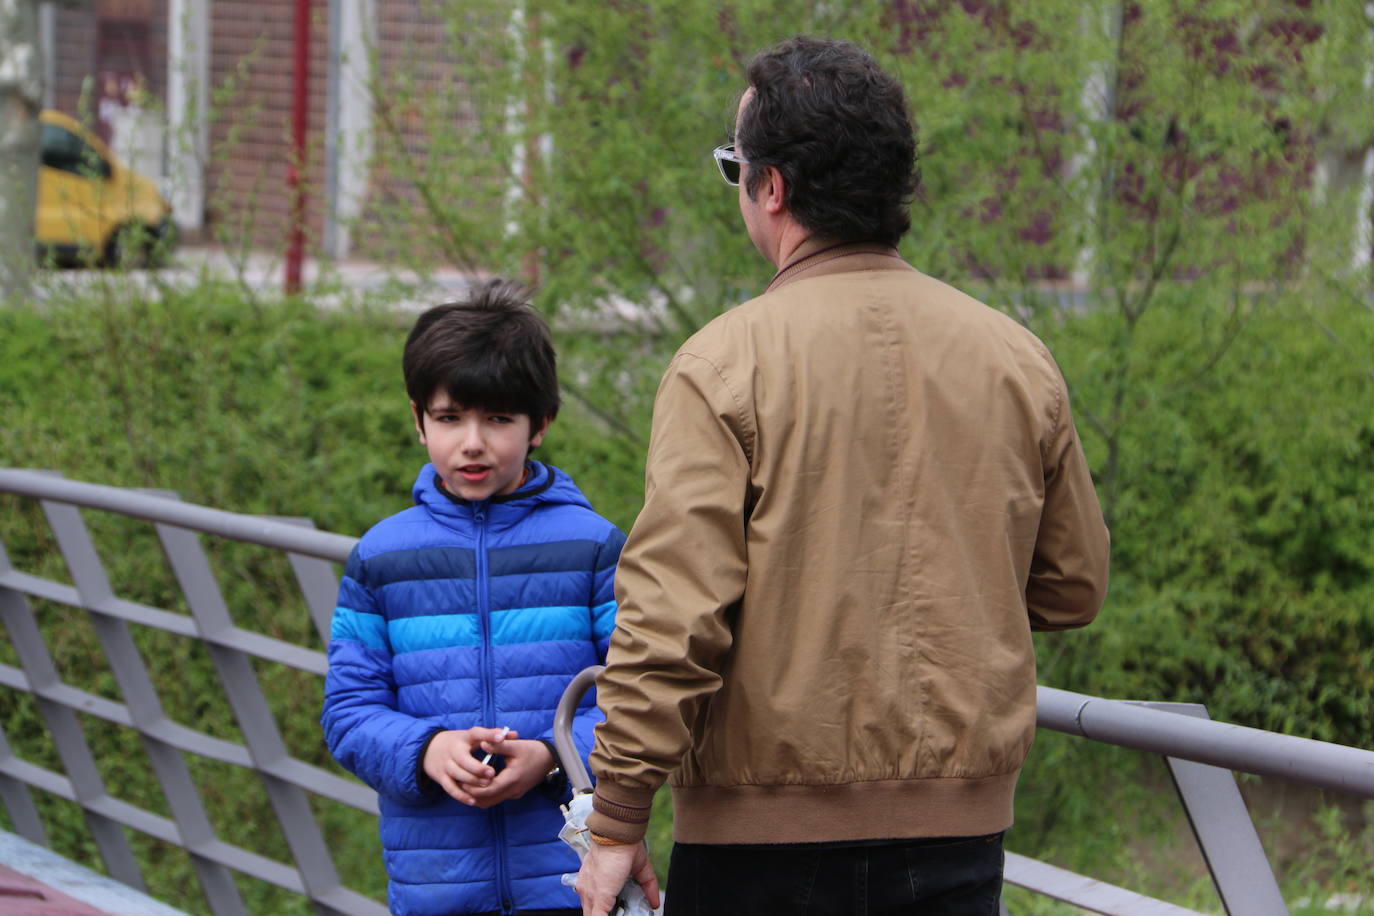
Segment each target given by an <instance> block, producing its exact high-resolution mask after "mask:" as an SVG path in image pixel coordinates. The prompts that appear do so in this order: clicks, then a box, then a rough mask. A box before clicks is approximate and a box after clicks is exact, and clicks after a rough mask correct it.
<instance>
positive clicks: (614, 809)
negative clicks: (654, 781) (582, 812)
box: [587, 780, 654, 844]
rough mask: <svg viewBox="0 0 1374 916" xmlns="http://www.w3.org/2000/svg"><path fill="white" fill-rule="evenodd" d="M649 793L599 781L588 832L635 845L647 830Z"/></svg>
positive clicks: (650, 791)
mask: <svg viewBox="0 0 1374 916" xmlns="http://www.w3.org/2000/svg"><path fill="white" fill-rule="evenodd" d="M653 805H654V791H653V790H652V789H632V788H627V787H625V786H617V785H615V784H614V783H609V782H606V781H604V780H603V781H601V782H599V783H597V786H596V794H595V795H593V796H592V812H591V814H588V815H587V829H589V830H591V832H592V833H594V834H596V835H597V836H602V837H606V838H607V839H611V840H616V841H618V842H621V843H626V844H629V843H638V842H639V841H641V840H643V839H644V834H645V833H647V832H648V830H649V812H650V811H652V810H653Z"/></svg>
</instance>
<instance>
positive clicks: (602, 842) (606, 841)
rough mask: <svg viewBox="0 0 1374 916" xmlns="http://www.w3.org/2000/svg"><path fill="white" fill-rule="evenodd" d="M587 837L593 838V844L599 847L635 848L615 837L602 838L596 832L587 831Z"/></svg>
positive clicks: (631, 844)
mask: <svg viewBox="0 0 1374 916" xmlns="http://www.w3.org/2000/svg"><path fill="white" fill-rule="evenodd" d="M587 835H588V836H590V837H591V838H592V842H593V843H595V844H596V845H598V846H633V845H634V844H633V843H626V842H624V841H623V840H617V839H615V838H613V837H608V836H602V835H601V834H599V833H596V832H594V831H590V830H589V831H587Z"/></svg>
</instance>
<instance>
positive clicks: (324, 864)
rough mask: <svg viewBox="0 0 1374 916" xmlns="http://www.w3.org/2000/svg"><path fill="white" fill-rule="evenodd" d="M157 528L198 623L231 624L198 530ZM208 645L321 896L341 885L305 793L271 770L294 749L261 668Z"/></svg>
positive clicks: (212, 630) (309, 883)
mask: <svg viewBox="0 0 1374 916" xmlns="http://www.w3.org/2000/svg"><path fill="white" fill-rule="evenodd" d="M156 528H157V536H158V539H159V540H160V541H161V542H162V549H163V552H164V553H165V554H166V555H167V560H168V562H169V563H170V564H171V567H172V573H173V575H175V576H176V579H177V583H178V585H180V587H181V590H182V593H183V594H184V595H185V596H186V604H187V606H188V607H189V608H190V609H191V616H192V617H194V618H195V621H196V626H197V627H198V628H199V629H200V630H201V632H202V633H203V634H205V635H207V636H208V635H213V634H216V633H220V632H223V631H224V630H226V629H229V628H231V627H232V626H233V618H232V616H231V615H230V613H229V607H228V605H226V604H225V602H224V597H223V595H222V594H221V593H220V589H219V584H218V583H217V581H216V580H215V576H214V573H213V572H212V571H211V569H210V561H209V559H208V558H207V557H206V555H205V551H204V550H203V549H202V547H201V544H200V541H199V539H198V538H197V536H196V533H195V532H193V531H188V530H187V529H185V528H177V527H174V526H172V525H168V524H163V523H158V524H157V525H156ZM208 645H209V649H210V659H211V661H212V662H213V664H214V666H215V671H216V673H217V674H218V675H219V679H220V682H221V684H222V685H223V687H224V692H225V696H226V697H227V698H228V700H229V705H230V707H231V708H232V709H233V711H234V717H235V719H236V720H237V721H238V724H239V730H240V731H241V732H242V733H243V740H244V743H245V744H246V745H247V746H248V752H249V754H250V755H251V756H252V758H253V763H254V766H255V767H256V768H257V769H258V771H259V774H260V776H261V779H262V783H263V787H264V788H265V789H266V790H267V795H268V800H269V802H270V804H271V805H272V809H273V811H274V812H275V814H276V816H277V821H278V824H279V826H280V827H281V831H282V834H283V836H284V837H285V839H286V844H287V846H288V847H289V848H290V850H291V854H292V856H294V858H295V860H296V865H297V868H299V869H300V873H301V879H302V881H303V882H304V884H305V887H306V889H307V892H308V893H310V895H311V896H312V897H314V898H319V897H322V896H323V895H325V894H327V893H330V892H332V891H333V890H334V889H335V888H337V887H339V875H338V872H337V871H336V869H335V868H334V860H333V858H332V857H331V856H330V854H329V850H328V847H327V846H326V845H325V842H324V837H323V836H322V835H321V833H320V828H319V824H318V823H316V821H315V817H314V814H313V812H312V811H311V810H310V802H309V799H308V798H307V796H306V794H305V792H304V791H302V790H301V788H300V787H299V786H296V785H293V784H292V783H291V782H289V781H287V780H285V779H282V778H281V777H279V776H277V775H275V774H274V773H273V772H272V768H273V767H275V766H278V765H280V764H281V763H282V762H283V761H286V760H288V759H290V754H289V753H288V752H287V749H286V744H285V742H284V741H283V740H282V737H281V733H280V732H279V731H278V730H277V721H276V717H275V716H274V715H273V714H272V710H271V707H270V706H269V705H268V703H267V698H266V696H264V695H263V692H262V686H261V685H260V684H259V683H258V678H257V673H256V672H255V671H254V670H253V666H252V663H251V661H250V660H249V658H248V656H247V655H245V654H244V653H242V652H239V651H236V650H233V649H228V648H225V647H224V646H221V645H216V644H214V643H209V644H208Z"/></svg>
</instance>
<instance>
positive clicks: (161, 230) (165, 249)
mask: <svg viewBox="0 0 1374 916" xmlns="http://www.w3.org/2000/svg"><path fill="white" fill-rule="evenodd" d="M176 246H177V227H176V223H174V222H172V220H171V218H170V217H166V218H164V219H163V220H162V222H160V223H158V225H157V228H156V229H150V230H148V233H147V238H146V239H145V242H144V263H146V264H147V266H149V267H162V266H164V265H165V264H166V263H167V262H168V261H170V260H171V258H172V250H173V249H174V248H176Z"/></svg>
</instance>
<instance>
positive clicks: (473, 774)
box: [447, 754, 496, 786]
mask: <svg viewBox="0 0 1374 916" xmlns="http://www.w3.org/2000/svg"><path fill="white" fill-rule="evenodd" d="M447 769H448V773H449V775H450V776H452V777H453V778H454V779H456V780H457V781H459V782H462V783H471V784H473V785H480V786H484V785H486V784H487V783H489V782H491V778H492V777H493V776H495V775H496V771H495V770H493V769H492V768H491V767H489V766H486V765H484V764H483V763H482V762H481V761H480V760H478V759H477V758H476V757H473V756H472V755H470V754H468V755H464V756H463V757H460V758H458V759H457V760H450V761H449V765H448V767H447Z"/></svg>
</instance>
